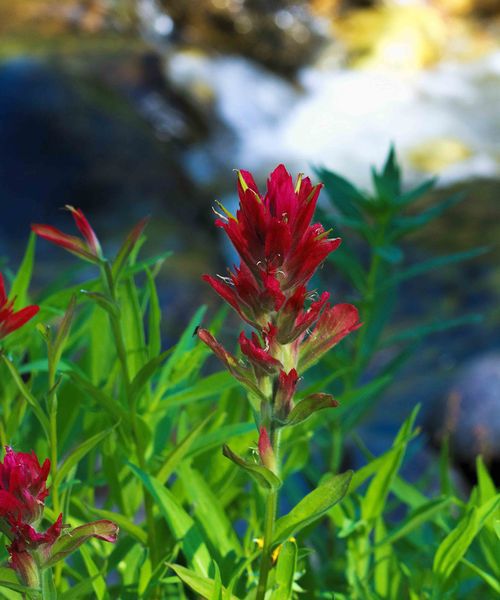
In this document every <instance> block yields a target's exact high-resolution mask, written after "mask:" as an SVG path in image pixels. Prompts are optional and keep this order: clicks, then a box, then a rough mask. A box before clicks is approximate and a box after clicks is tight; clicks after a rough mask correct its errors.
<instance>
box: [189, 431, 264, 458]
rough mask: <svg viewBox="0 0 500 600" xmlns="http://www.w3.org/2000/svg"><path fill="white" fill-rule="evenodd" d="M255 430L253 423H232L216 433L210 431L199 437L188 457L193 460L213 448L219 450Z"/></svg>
mask: <svg viewBox="0 0 500 600" xmlns="http://www.w3.org/2000/svg"><path fill="white" fill-rule="evenodd" d="M254 430H255V425H254V424H253V423H232V424H230V425H223V426H222V427H218V428H217V429H215V430H214V431H209V432H208V433H205V434H203V435H200V436H198V437H197V438H196V440H194V442H193V444H192V445H191V448H190V449H189V451H188V453H187V456H189V457H190V458H192V457H193V456H196V455H198V454H201V453H202V452H206V451H207V450H210V449H211V448H218V447H220V446H222V444H223V443H224V442H227V441H228V440H230V439H231V438H233V437H238V436H240V435H245V434H246V433H249V432H250V431H254Z"/></svg>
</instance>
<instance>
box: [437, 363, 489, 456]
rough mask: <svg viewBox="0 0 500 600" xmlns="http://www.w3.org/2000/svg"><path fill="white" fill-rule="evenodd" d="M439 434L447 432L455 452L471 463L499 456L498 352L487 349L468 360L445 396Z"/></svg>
mask: <svg viewBox="0 0 500 600" xmlns="http://www.w3.org/2000/svg"><path fill="white" fill-rule="evenodd" d="M439 434H440V435H441V436H442V435H444V434H449V435H450V441H451V445H452V450H453V453H454V455H455V456H456V457H457V458H458V460H460V461H462V462H464V463H468V464H473V463H474V461H475V457H476V456H477V455H478V454H482V455H483V457H484V458H485V460H487V461H492V460H497V461H499V460H500V353H499V352H490V353H487V354H484V355H481V356H479V357H477V358H475V359H473V360H471V361H470V362H469V363H467V364H466V365H465V366H464V367H463V369H462V370H461V372H460V373H459V374H458V375H457V377H456V379H455V380H454V381H453V383H452V385H451V387H450V390H449V393H448V395H447V398H446V404H445V411H444V416H443V421H442V426H441V430H440V431H439Z"/></svg>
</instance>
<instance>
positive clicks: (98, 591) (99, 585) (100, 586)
mask: <svg viewBox="0 0 500 600" xmlns="http://www.w3.org/2000/svg"><path fill="white" fill-rule="evenodd" d="M80 554H81V555H82V558H83V562H84V563H85V567H86V568H87V572H88V574H89V575H90V578H91V579H92V588H93V589H94V594H95V598H97V600H104V599H105V598H106V590H107V586H106V581H105V579H104V577H103V576H102V573H101V571H100V570H99V569H98V568H97V565H96V564H95V562H94V561H93V560H92V556H91V554H90V552H89V550H88V549H87V548H85V546H80Z"/></svg>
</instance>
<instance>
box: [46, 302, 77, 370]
mask: <svg viewBox="0 0 500 600" xmlns="http://www.w3.org/2000/svg"><path fill="white" fill-rule="evenodd" d="M75 307H76V296H72V297H71V300H70V301H69V304H68V308H67V309H66V312H65V313H64V317H63V318H62V321H61V323H60V325H59V328H58V330H57V333H56V336H55V339H54V341H53V342H52V343H50V344H49V353H50V361H49V362H50V364H51V365H54V367H56V366H57V365H58V364H59V361H60V360H61V355H62V353H63V351H64V346H65V345H66V342H67V340H68V336H69V332H70V328H71V322H72V320H73V317H74V315H75Z"/></svg>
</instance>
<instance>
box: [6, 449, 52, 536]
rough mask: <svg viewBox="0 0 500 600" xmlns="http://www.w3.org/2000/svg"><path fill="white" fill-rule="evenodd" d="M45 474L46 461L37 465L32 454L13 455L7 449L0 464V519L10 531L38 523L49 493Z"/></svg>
mask: <svg viewBox="0 0 500 600" xmlns="http://www.w3.org/2000/svg"><path fill="white" fill-rule="evenodd" d="M49 471H50V461H49V459H46V460H45V462H44V463H43V464H42V465H40V463H39V462H38V458H37V457H36V455H35V453H34V452H32V453H31V454H27V453H24V452H14V450H12V448H9V447H7V448H6V454H5V458H4V460H3V462H1V461H0V518H2V519H5V520H6V521H7V522H8V523H9V525H10V526H11V527H13V526H16V525H17V524H19V523H20V522H22V523H26V524H29V523H34V522H35V521H38V520H39V519H40V517H41V516H42V512H43V502H44V500H45V498H46V497H47V495H48V493H49V492H48V490H47V487H46V481H47V477H48V475H49Z"/></svg>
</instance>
